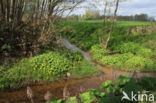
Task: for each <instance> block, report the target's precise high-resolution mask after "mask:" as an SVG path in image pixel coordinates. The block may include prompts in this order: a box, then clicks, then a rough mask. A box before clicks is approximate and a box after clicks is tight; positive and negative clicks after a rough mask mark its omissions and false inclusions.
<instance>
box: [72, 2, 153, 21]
mask: <svg viewBox="0 0 156 103" xmlns="http://www.w3.org/2000/svg"><path fill="white" fill-rule="evenodd" d="M94 4H95V3H94ZM91 5H92V3H83V4H81V6H85V7H88V6H91ZM98 9H102V6H98ZM85 10H86V9H77V10H75V11H74V14H75V13H76V14H84V13H85ZM140 13H146V14H148V15H150V16H153V17H155V19H156V0H127V1H126V2H121V3H120V6H119V10H118V15H135V14H140Z"/></svg>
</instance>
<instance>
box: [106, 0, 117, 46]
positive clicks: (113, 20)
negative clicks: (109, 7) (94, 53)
mask: <svg viewBox="0 0 156 103" xmlns="http://www.w3.org/2000/svg"><path fill="white" fill-rule="evenodd" d="M118 7H119V0H116V6H115V11H114V15H113V17H112V20H111V21H112V23H111V27H110V31H109V34H108V38H107V41H106V44H105V49H107V48H108V45H109V41H110V39H111V35H112V32H113V27H114V23H115V19H116V14H117V11H118Z"/></svg>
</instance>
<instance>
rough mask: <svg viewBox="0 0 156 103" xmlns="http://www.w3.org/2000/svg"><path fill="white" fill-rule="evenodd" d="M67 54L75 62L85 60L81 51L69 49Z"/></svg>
mask: <svg viewBox="0 0 156 103" xmlns="http://www.w3.org/2000/svg"><path fill="white" fill-rule="evenodd" d="M65 56H66V57H67V58H68V59H69V60H70V61H74V62H81V61H82V60H83V56H82V54H81V52H79V51H68V52H66V53H65Z"/></svg>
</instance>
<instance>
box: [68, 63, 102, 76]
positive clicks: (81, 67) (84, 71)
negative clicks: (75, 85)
mask: <svg viewBox="0 0 156 103" xmlns="http://www.w3.org/2000/svg"><path fill="white" fill-rule="evenodd" d="M75 65H76V66H75V67H76V68H75V69H72V70H71V71H70V72H71V73H72V74H71V75H72V76H73V77H76V78H79V77H84V76H91V75H94V74H97V73H98V72H99V69H98V68H97V67H95V66H94V65H92V64H90V63H89V62H88V61H86V60H82V61H81V62H80V63H78V64H77V63H75Z"/></svg>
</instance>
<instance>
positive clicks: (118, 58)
mask: <svg viewBox="0 0 156 103" xmlns="http://www.w3.org/2000/svg"><path fill="white" fill-rule="evenodd" d="M132 56H133V54H131V53H125V54H115V55H109V56H103V57H102V59H101V60H99V61H100V63H102V64H105V65H110V66H115V67H117V68H120V69H122V68H123V64H124V63H125V61H126V60H128V59H129V58H131V57H132Z"/></svg>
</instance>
